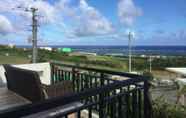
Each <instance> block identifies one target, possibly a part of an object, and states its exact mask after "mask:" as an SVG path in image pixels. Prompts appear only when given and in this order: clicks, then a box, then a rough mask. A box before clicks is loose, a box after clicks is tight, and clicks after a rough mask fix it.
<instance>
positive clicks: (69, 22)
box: [0, 0, 113, 37]
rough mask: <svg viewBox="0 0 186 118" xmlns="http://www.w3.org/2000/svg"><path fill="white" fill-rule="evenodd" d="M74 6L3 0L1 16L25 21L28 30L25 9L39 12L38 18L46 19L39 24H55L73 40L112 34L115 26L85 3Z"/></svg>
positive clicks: (65, 2) (61, 0) (61, 1)
mask: <svg viewBox="0 0 186 118" xmlns="http://www.w3.org/2000/svg"><path fill="white" fill-rule="evenodd" d="M73 2H74V1H73V0H59V1H56V2H55V4H53V5H52V4H50V3H49V2H48V1H47V0H6V1H4V0H3V1H0V4H1V5H0V13H11V14H13V15H15V16H16V18H17V19H19V21H20V19H22V21H23V22H20V23H22V24H19V25H20V26H23V25H24V26H26V25H25V24H26V23H25V22H28V23H27V26H28V24H29V23H31V13H27V12H25V11H24V10H25V9H24V8H28V9H30V8H31V7H35V8H38V14H39V15H40V16H43V17H41V18H39V21H40V23H52V24H55V25H56V26H58V27H61V30H64V31H63V32H65V33H66V35H67V36H70V37H82V36H92V35H105V34H108V33H110V32H112V31H113V27H112V23H111V22H110V21H109V20H108V19H107V18H106V17H105V16H103V15H102V14H101V13H100V12H99V11H98V10H97V9H96V8H94V7H92V6H90V5H89V4H88V3H87V1H86V0H79V3H78V4H75V5H74V4H72V3H73ZM18 7H21V8H18ZM12 21H13V20H12ZM13 22H15V21H13ZM12 24H13V23H12ZM16 28H18V29H19V27H16ZM20 30H23V29H19V31H20Z"/></svg>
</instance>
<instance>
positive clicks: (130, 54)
mask: <svg viewBox="0 0 186 118" xmlns="http://www.w3.org/2000/svg"><path fill="white" fill-rule="evenodd" d="M128 38H129V41H128V52H129V73H130V72H132V65H131V63H132V51H131V38H132V34H131V32H129V35H128Z"/></svg>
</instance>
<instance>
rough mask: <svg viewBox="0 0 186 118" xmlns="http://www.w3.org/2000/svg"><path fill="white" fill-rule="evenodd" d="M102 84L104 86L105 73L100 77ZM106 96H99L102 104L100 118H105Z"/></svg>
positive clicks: (100, 105)
mask: <svg viewBox="0 0 186 118" xmlns="http://www.w3.org/2000/svg"><path fill="white" fill-rule="evenodd" d="M100 84H101V86H104V73H101V75H100ZM104 94H105V93H101V94H99V102H100V104H99V117H100V118H105V110H104V109H105V108H104V106H105V104H104Z"/></svg>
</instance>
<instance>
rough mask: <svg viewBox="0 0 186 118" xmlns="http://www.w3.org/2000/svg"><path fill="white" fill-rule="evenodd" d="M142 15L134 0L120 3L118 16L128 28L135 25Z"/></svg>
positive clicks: (122, 0)
mask: <svg viewBox="0 0 186 118" xmlns="http://www.w3.org/2000/svg"><path fill="white" fill-rule="evenodd" d="M141 15H142V10H141V9H140V8H139V7H137V6H136V5H135V4H134V2H133V0H120V1H119V3H118V16H119V19H120V22H121V23H122V24H125V25H127V26H131V25H133V23H134V21H135V19H136V18H137V17H138V16H141Z"/></svg>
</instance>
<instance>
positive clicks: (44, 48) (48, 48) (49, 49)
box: [39, 47, 52, 51]
mask: <svg viewBox="0 0 186 118" xmlns="http://www.w3.org/2000/svg"><path fill="white" fill-rule="evenodd" d="M39 49H42V50H48V51H52V48H51V47H40V48H39Z"/></svg>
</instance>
